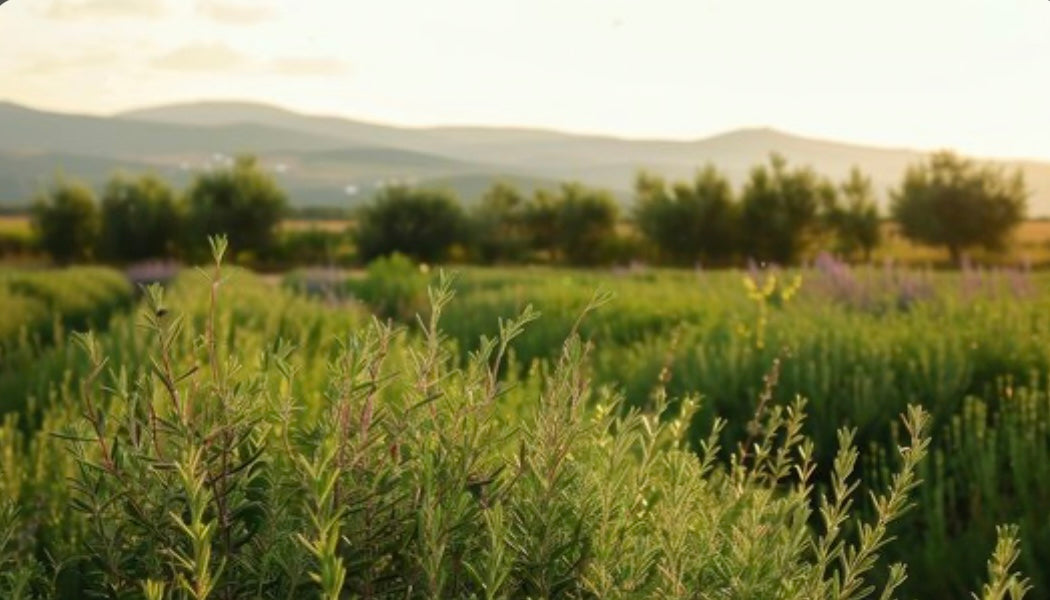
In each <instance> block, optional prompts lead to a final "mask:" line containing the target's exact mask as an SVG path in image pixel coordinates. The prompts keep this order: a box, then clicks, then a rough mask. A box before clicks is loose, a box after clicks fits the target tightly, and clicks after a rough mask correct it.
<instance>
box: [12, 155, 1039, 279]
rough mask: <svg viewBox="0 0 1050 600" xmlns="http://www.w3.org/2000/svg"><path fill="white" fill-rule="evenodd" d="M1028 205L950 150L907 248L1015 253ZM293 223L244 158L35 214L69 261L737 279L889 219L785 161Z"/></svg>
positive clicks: (866, 195)
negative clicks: (397, 266) (627, 184)
mask: <svg viewBox="0 0 1050 600" xmlns="http://www.w3.org/2000/svg"><path fill="white" fill-rule="evenodd" d="M1028 195H1029V194H1028V191H1027V188H1026V186H1025V183H1024V179H1023V177H1022V175H1021V173H1020V172H1019V171H1017V172H1013V173H1008V172H1006V171H1005V170H1003V169H1002V168H1001V167H998V166H996V165H993V164H990V163H989V164H984V163H978V162H975V161H972V160H969V159H965V158H962V157H960V156H957V155H955V154H953V153H951V152H938V153H935V154H932V155H930V156H929V157H927V158H926V159H924V160H922V161H920V162H917V163H915V164H913V165H911V166H910V167H909V168H908V169H907V171H906V172H905V173H904V175H903V177H902V181H901V182H900V184H899V186H897V187H896V188H895V189H893V190H891V192H890V197H891V203H890V214H889V217H891V218H892V219H894V220H895V221H897V223H898V224H899V226H900V231H901V233H902V234H903V235H904V236H905V237H907V238H909V239H911V240H913V241H916V242H918V243H922V244H928V245H937V246H942V247H944V248H946V249H947V250H948V251H949V254H950V255H951V257H952V259H953V261H958V260H959V258H960V257H961V255H962V253H963V252H964V251H966V250H967V249H969V248H972V247H984V248H987V249H991V250H996V249H1001V248H1002V247H1004V245H1005V244H1006V243H1007V241H1008V239H1009V235H1010V233H1011V232H1012V230H1013V229H1014V228H1015V227H1016V226H1017V225H1018V224H1019V223H1020V222H1021V221H1022V220H1023V219H1024V218H1025V214H1026V205H1027V198H1028ZM288 214H289V204H288V198H287V195H286V194H285V193H284V192H283V191H282V190H281V188H280V187H279V186H278V185H277V183H276V181H275V180H274V179H273V177H272V176H271V175H269V174H268V173H266V172H265V171H264V170H262V169H261V168H260V167H259V165H258V163H257V162H256V160H255V159H254V158H252V157H250V156H242V157H239V158H238V159H237V160H236V161H235V163H234V164H233V165H232V166H230V167H228V168H224V169H216V170H211V171H206V172H203V173H200V174H198V175H197V177H196V178H195V179H194V180H193V181H192V182H191V183H190V185H189V186H188V187H187V189H186V190H184V191H183V192H182V193H176V192H175V191H174V190H173V189H172V188H171V186H170V185H168V184H167V183H166V182H165V181H163V180H162V179H160V178H158V177H156V176H154V175H148V174H147V175H141V176H128V175H116V176H114V177H113V178H112V179H111V180H110V181H109V182H108V183H107V184H106V185H105V186H104V188H103V189H102V191H101V193H100V195H99V197H97V198H96V196H95V193H94V191H93V190H91V189H90V188H89V187H88V186H86V185H84V184H82V183H78V182H74V181H67V180H59V181H58V182H57V183H56V184H55V185H54V186H53V187H52V188H51V189H50V190H49V191H48V192H46V193H44V194H42V195H41V196H40V197H38V198H37V199H36V201H35V202H34V205H33V210H32V223H33V229H34V231H35V232H36V235H37V237H38V239H39V243H40V245H41V247H42V248H43V249H45V250H46V251H47V252H48V253H49V254H50V255H51V256H52V257H53V259H54V260H55V261H56V262H59V263H68V262H73V261H88V260H104V261H111V262H133V261H138V260H144V259H149V258H158V257H176V258H182V259H186V260H191V261H192V260H195V259H196V258H198V257H200V256H201V255H202V254H203V253H204V252H206V250H207V249H206V247H205V240H206V238H207V236H208V235H212V234H216V233H225V234H227V235H228V237H229V240H230V245H231V247H232V248H233V249H234V250H235V251H237V252H239V253H240V254H241V256H244V257H248V258H254V259H256V260H262V261H264V262H265V261H266V260H271V261H273V260H278V259H279V260H283V261H285V262H291V263H300V264H302V263H306V262H317V260H318V259H319V258H320V257H323V256H329V257H330V255H331V248H332V247H333V246H335V245H339V244H342V243H344V242H352V246H353V248H354V255H353V257H352V259H351V260H356V261H358V262H360V263H366V262H369V261H371V260H372V259H375V258H377V257H381V256H385V255H389V254H392V253H395V252H397V253H401V254H404V255H407V256H409V257H411V258H413V259H415V260H418V261H425V262H443V261H452V262H477V263H484V264H514V263H533V262H546V263H553V264H566V265H577V266H592V265H604V264H613V263H625V262H629V261H632V260H643V261H646V262H653V263H659V264H669V265H681V266H687V265H688V266H692V265H697V264H703V265H711V266H729V265H735V264H742V263H743V262H745V261H746V260H758V261H765V262H771V263H777V264H782V265H787V264H795V263H798V262H800V261H801V260H804V259H805V258H806V257H808V256H810V255H812V253H814V252H816V251H818V250H826V251H831V252H834V253H836V254H838V255H840V256H842V257H843V258H845V259H847V260H855V261H860V260H867V259H869V258H870V257H871V254H872V252H873V251H874V250H875V248H877V247H878V245H879V243H880V241H881V235H882V222H883V220H884V218H883V216H882V215H881V214H880V212H879V209H878V206H877V204H876V201H875V192H874V189H873V186H872V182H871V179H870V178H869V177H868V176H866V175H865V174H864V173H863V172H862V171H861V170H860V169H858V168H854V169H853V170H852V171H851V172H850V174H849V175H848V176H847V177H846V178H845V179H844V180H842V181H838V182H836V181H832V180H831V179H829V178H827V177H825V176H823V175H820V174H819V173H817V172H816V171H814V170H813V169H812V168H810V167H808V166H792V165H789V164H788V162H787V160H786V159H784V158H783V157H781V156H779V155H776V154H774V155H771V157H770V158H769V160H768V161H767V162H766V163H763V164H760V165H757V166H755V167H754V168H752V170H751V171H750V173H749V174H748V176H747V178H746V180H745V181H744V182H743V184H742V185H741V186H740V187H739V189H734V187H733V186H732V184H731V183H730V181H729V179H728V178H727V176H726V175H725V174H724V173H723V172H722V171H720V170H719V169H718V168H717V167H715V166H713V165H706V166H704V167H702V168H701V169H699V170H698V171H697V173H696V174H695V176H694V177H693V178H692V179H691V180H684V181H668V180H666V179H664V178H663V177H661V176H659V175H655V174H651V173H646V172H642V173H639V175H638V176H637V178H636V180H635V185H634V194H633V202H632V204H631V206H630V207H629V209H628V210H626V211H624V210H622V209H621V207H620V204H619V203H618V202H617V199H616V198H615V197H614V195H613V194H612V193H610V192H609V191H607V190H602V189H597V188H592V187H588V186H585V185H582V184H580V183H575V182H569V183H564V184H562V185H560V186H559V187H558V188H557V189H554V190H551V189H539V190H537V191H535V192H534V193H531V194H526V193H524V192H522V191H521V190H519V189H517V188H515V187H514V186H512V185H510V184H507V183H496V184H494V185H492V186H491V187H490V188H489V189H488V190H487V191H486V192H485V193H484V194H483V195H482V197H481V198H480V199H479V200H478V201H477V202H476V203H474V205H473V206H471V207H469V208H468V207H465V206H464V205H463V203H462V202H460V200H459V199H458V198H457V197H456V196H455V194H453V193H452V192H450V191H446V190H439V189H426V188H410V187H388V188H384V189H383V190H381V191H380V192H379V193H378V194H377V195H376V197H375V198H374V199H373V200H372V201H371V202H370V203H368V204H367V205H365V206H363V207H361V208H360V209H359V210H358V211H356V213H355V214H354V215H353V218H352V226H351V227H350V228H349V230H348V232H346V233H340V232H329V233H325V232H319V231H308V232H299V233H291V232H280V231H279V225H280V223H281V221H282V219H284V218H285V217H286V216H287V215H288Z"/></svg>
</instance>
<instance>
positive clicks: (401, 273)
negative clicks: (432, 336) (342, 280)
mask: <svg viewBox="0 0 1050 600" xmlns="http://www.w3.org/2000/svg"><path fill="white" fill-rule="evenodd" d="M428 280H429V278H428V277H427V275H426V272H425V271H423V270H422V269H421V267H420V266H418V265H416V264H415V263H413V262H412V260H411V259H410V258H408V257H407V256H405V255H403V254H399V253H397V252H395V253H394V254H391V255H389V256H384V257H382V258H377V259H376V260H374V261H372V262H371V263H370V264H369V265H368V271H367V273H366V275H365V277H364V278H362V279H350V280H349V281H347V286H348V287H349V288H350V292H351V293H352V294H353V295H354V296H355V297H356V298H358V299H360V300H362V301H363V302H364V303H366V304H368V306H369V307H370V308H371V309H372V311H373V312H375V314H376V315H378V316H379V317H381V318H384V319H389V318H397V319H401V320H402V321H411V320H412V318H413V317H414V316H415V315H416V313H418V312H420V311H421V310H422V309H423V308H424V307H425V306H426V300H427V283H428Z"/></svg>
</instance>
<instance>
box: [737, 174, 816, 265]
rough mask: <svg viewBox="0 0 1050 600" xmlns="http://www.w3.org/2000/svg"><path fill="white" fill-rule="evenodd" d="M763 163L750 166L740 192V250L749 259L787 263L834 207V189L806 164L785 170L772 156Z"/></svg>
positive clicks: (810, 239)
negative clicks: (741, 233) (831, 207)
mask: <svg viewBox="0 0 1050 600" xmlns="http://www.w3.org/2000/svg"><path fill="white" fill-rule="evenodd" d="M769 163H770V164H769V166H768V167H767V166H766V165H759V166H757V167H755V168H754V169H752V170H751V174H750V176H749V178H748V181H747V183H745V185H744V189H743V191H742V192H741V214H742V216H741V219H742V230H743V231H744V232H745V233H746V236H747V237H746V240H745V241H744V242H743V250H744V252H745V253H746V254H747V256H749V257H750V258H753V259H756V260H760V261H769V262H773V263H776V264H781V265H788V264H792V263H795V262H797V261H798V260H799V259H800V258H802V257H803V255H804V254H805V253H806V251H807V250H809V249H810V247H811V246H812V244H813V242H814V240H815V239H816V238H817V237H818V236H820V235H821V233H822V225H823V220H822V218H821V216H822V214H823V212H824V211H825V210H826V208H827V207H828V206H832V205H834V203H835V200H836V194H835V188H834V186H832V185H831V183H830V182H828V181H827V180H825V179H823V178H821V177H820V176H818V175H817V174H816V173H815V172H814V171H813V170H812V169H810V168H808V167H797V168H795V169H793V170H788V167H787V161H786V160H785V159H784V158H783V157H782V156H779V155H777V154H774V155H772V156H771V157H770V161H769Z"/></svg>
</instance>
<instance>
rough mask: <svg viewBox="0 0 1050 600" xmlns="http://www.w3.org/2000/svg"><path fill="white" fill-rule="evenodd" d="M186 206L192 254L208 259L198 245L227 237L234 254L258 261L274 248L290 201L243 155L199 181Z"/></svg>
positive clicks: (187, 233) (189, 193) (193, 186)
mask: <svg viewBox="0 0 1050 600" xmlns="http://www.w3.org/2000/svg"><path fill="white" fill-rule="evenodd" d="M184 204H185V211H186V220H187V221H186V226H187V231H186V235H187V236H188V237H187V238H186V240H187V242H186V243H188V244H189V248H191V250H190V252H191V254H193V255H195V256H205V255H206V249H205V248H203V247H201V246H200V242H199V240H204V239H206V237H207V236H211V235H226V236H228V237H229V240H230V248H231V249H232V250H233V252H236V253H245V254H250V255H254V256H258V255H260V254H262V253H264V252H265V251H266V250H268V249H269V248H270V247H271V246H272V245H273V243H274V240H275V237H276V235H277V226H278V225H279V224H280V222H281V219H282V218H283V217H284V215H285V213H286V211H287V208H288V198H287V197H286V196H285V193H284V191H283V190H281V188H280V187H278V185H277V183H276V181H275V180H274V179H273V177H272V176H270V175H269V174H268V173H266V172H264V171H263V170H262V169H261V168H260V167H259V165H258V163H257V161H256V159H255V158H254V157H252V156H247V155H244V156H239V157H237V159H236V161H235V163H234V164H233V166H231V167H229V168H223V169H217V170H212V171H208V172H205V173H202V174H200V175H198V176H197V177H196V178H195V179H194V180H193V182H192V183H191V184H190V186H189V188H188V189H187V190H186V192H185V197H184Z"/></svg>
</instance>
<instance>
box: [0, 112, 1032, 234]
mask: <svg viewBox="0 0 1050 600" xmlns="http://www.w3.org/2000/svg"><path fill="white" fill-rule="evenodd" d="M239 152H250V153H253V154H256V155H258V156H259V157H260V160H261V162H262V164H263V165H264V166H265V167H266V168H268V169H270V170H272V172H273V173H274V175H275V176H276V177H277V178H278V180H279V181H280V183H281V185H282V186H283V187H284V188H285V189H286V190H287V191H288V193H289V196H290V198H291V200H292V203H293V205H295V206H297V207H318V206H325V207H340V206H342V207H351V206H354V205H355V204H358V203H361V202H363V201H366V200H367V199H368V198H370V197H371V196H372V195H373V194H374V193H375V192H376V190H378V189H380V188H381V187H382V186H385V185H391V184H397V183H400V184H408V185H423V186H435V187H444V188H450V189H452V190H454V191H456V192H457V193H459V194H460V196H461V197H462V198H463V199H464V201H466V202H468V203H469V202H472V201H474V200H476V198H477V197H478V196H479V195H480V194H481V192H482V191H483V190H484V189H485V188H486V187H487V186H488V185H490V184H491V183H492V182H493V181H496V180H503V181H508V182H511V183H514V184H516V185H518V186H519V187H521V188H523V189H525V190H527V191H528V190H532V189H536V188H541V187H554V186H556V185H558V182H560V181H564V180H578V181H581V182H583V183H585V184H588V185H594V186H599V187H603V188H607V189H609V190H611V191H613V192H614V193H615V194H616V195H617V197H619V198H621V199H622V200H623V201H625V202H627V201H629V198H630V196H631V187H632V183H633V180H634V176H635V174H636V173H637V172H638V171H639V170H640V169H646V170H650V171H653V172H655V173H658V174H661V175H664V176H665V177H667V178H669V179H684V178H690V177H692V175H693V173H695V171H696V169H697V168H698V167H700V166H702V165H703V164H705V163H707V162H711V163H714V164H715V165H716V166H718V167H719V168H721V169H722V170H723V171H725V172H726V173H727V175H728V176H729V177H730V179H732V180H733V181H734V182H735V183H737V184H739V183H741V182H742V181H743V180H744V178H745V177H746V176H747V173H748V171H749V170H750V169H751V167H752V166H753V165H755V164H757V163H760V162H762V161H764V160H766V158H767V157H768V155H769V154H770V153H771V152H778V153H780V154H782V155H784V156H785V157H786V158H787V159H788V161H789V163H792V164H806V165H811V166H812V167H813V168H815V169H816V170H817V171H818V172H820V173H822V174H824V175H827V176H829V177H832V178H834V179H841V178H842V177H844V176H845V174H846V173H847V172H848V171H849V169H850V167H852V166H853V165H857V166H859V167H860V168H861V169H862V170H864V171H865V172H866V173H867V174H868V175H870V176H871V178H872V180H873V182H874V185H875V188H876V190H877V193H878V196H879V199H880V201H881V202H883V203H885V202H886V200H887V198H888V193H887V190H888V189H889V188H890V187H892V186H894V185H896V184H897V183H898V182H899V180H900V177H901V175H902V173H903V172H904V169H905V167H906V166H907V165H908V164H909V163H912V162H915V161H918V160H920V159H921V158H922V153H920V152H916V151H912V150H905V149H889V148H875V147H867V146H861V145H856V144H848V143H839V142H832V141H825V140H817V139H810V138H806V137H801V136H797V135H792V134H788V133H784V132H781V131H777V130H774V129H768V128H757V129H739V130H734V131H730V132H727V133H724V134H720V135H716V136H712V137H708V138H703V139H698V140H692V141H668V140H637V139H622V138H616V137H610V136H597V135H577V134H569V133H562V132H557V131H549V130H542V129H526V128H507V127H426V128H420V127H397V126H391V125H381V124H375V123H368V122H363V121H355V120H349V119H342V118H335V117H321V116H312V115H305V114H299V113H296V112H292V111H288V110H284V109H281V108H276V107H273V106H267V105H263V104H252V103H241V102H198V103H188V104H173V105H166V106H159V107H153V108H144V109H139V110H132V111H128V112H123V113H119V114H116V115H112V116H90V115H79V114H67V113H56V112H46V111H41V110H35V109H32V108H28V107H25V106H20V105H17V104H12V103H7V102H0V208H8V209H10V208H14V207H18V206H23V205H25V204H26V203H27V202H28V201H29V200H30V199H31V198H32V197H33V195H34V194H36V193H37V192H39V190H41V189H44V188H45V187H46V186H47V185H48V184H49V182H51V181H53V179H54V177H55V176H56V175H57V174H64V175H66V176H73V177H77V178H82V179H85V180H87V181H88V182H90V183H93V184H96V185H99V184H101V183H102V182H103V181H104V180H105V179H106V178H107V177H108V176H109V175H110V174H112V173H113V172H115V171H118V170H124V171H146V170H148V171H153V172H156V173H158V174H160V175H162V176H164V177H167V178H169V179H171V180H172V181H173V182H174V183H175V184H176V185H184V184H185V183H186V182H187V181H189V180H190V178H191V177H192V176H193V175H194V174H195V173H197V172H199V171H200V170H202V169H208V168H213V167H215V166H216V165H222V164H228V162H229V161H230V160H231V158H230V157H231V156H232V155H234V154H236V153H239ZM1005 164H1007V165H1008V166H1010V167H1019V168H1021V169H1022V170H1023V171H1024V173H1025V176H1026V180H1027V182H1028V185H1029V188H1031V190H1032V192H1033V195H1032V197H1031V199H1030V201H1029V213H1030V214H1032V215H1034V216H1046V215H1050V162H1035V161H1006V163H1005Z"/></svg>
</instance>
